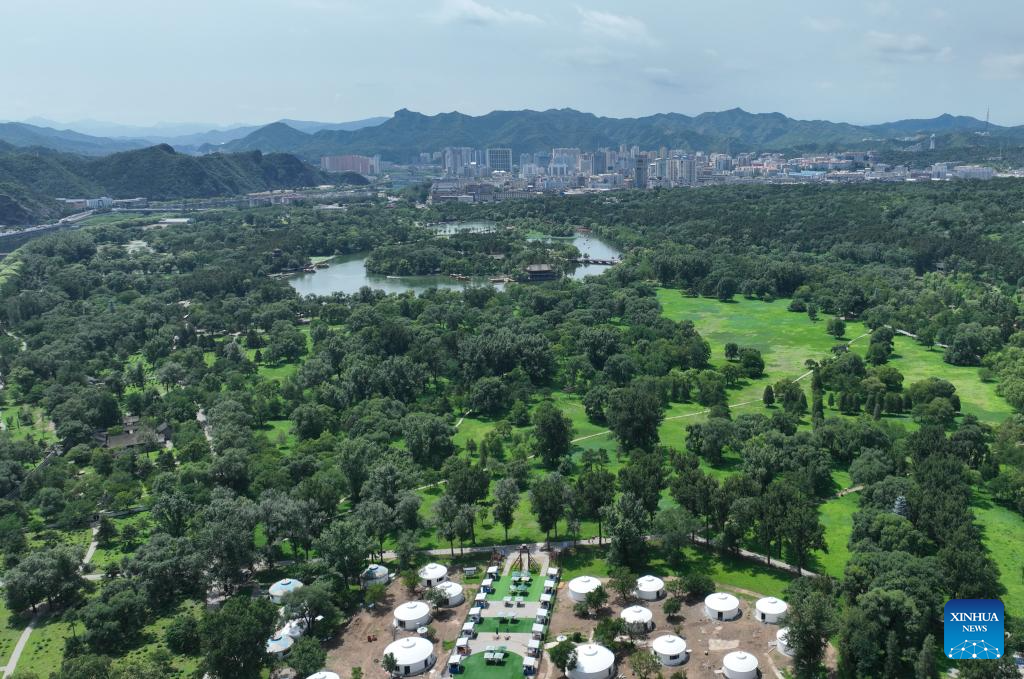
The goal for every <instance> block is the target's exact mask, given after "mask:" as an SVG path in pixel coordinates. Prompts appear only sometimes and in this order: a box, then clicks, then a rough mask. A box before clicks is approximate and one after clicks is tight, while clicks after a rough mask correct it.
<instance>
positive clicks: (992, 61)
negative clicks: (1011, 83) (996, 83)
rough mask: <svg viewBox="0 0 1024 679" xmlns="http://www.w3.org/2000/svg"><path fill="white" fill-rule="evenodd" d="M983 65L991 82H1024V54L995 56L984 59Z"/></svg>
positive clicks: (985, 73)
mask: <svg viewBox="0 0 1024 679" xmlns="http://www.w3.org/2000/svg"><path fill="white" fill-rule="evenodd" d="M981 65H982V67H983V69H984V71H983V72H984V75H985V77H986V78H989V79H990V80H1024V52H1020V53H1017V54H993V55H992V56H989V57H985V58H984V59H982V61H981Z"/></svg>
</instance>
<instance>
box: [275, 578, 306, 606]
mask: <svg viewBox="0 0 1024 679" xmlns="http://www.w3.org/2000/svg"><path fill="white" fill-rule="evenodd" d="M297 589H302V583H301V582H299V581H298V580H294V579H290V578H285V579H284V580H278V581H277V582H275V583H274V584H273V585H271V586H270V589H269V590H268V593H269V594H270V600H271V601H272V602H274V603H275V604H279V603H281V599H283V598H284V595H285V594H288V593H289V592H294V591H295V590H297Z"/></svg>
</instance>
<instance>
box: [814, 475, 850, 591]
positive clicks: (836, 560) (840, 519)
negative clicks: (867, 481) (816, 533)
mask: <svg viewBox="0 0 1024 679" xmlns="http://www.w3.org/2000/svg"><path fill="white" fill-rule="evenodd" d="M858 502H859V495H858V494H857V493H849V494H848V495H844V496H843V497H841V498H835V499H832V500H829V501H828V502H825V503H823V504H822V505H821V507H820V509H819V513H820V515H821V525H822V526H824V527H825V544H827V545H828V553H822V552H815V554H814V557H813V561H812V563H811V564H810V565H808V568H809V569H810V570H813V571H815V572H818V573H822V572H823V573H827V574H828V575H831V576H833V577H837V578H838V577H842V575H843V569H845V568H846V562H847V561H848V560H849V559H850V549H849V547H848V546H847V545H848V543H849V542H850V534H851V533H852V532H853V514H854V512H856V511H857V506H858Z"/></svg>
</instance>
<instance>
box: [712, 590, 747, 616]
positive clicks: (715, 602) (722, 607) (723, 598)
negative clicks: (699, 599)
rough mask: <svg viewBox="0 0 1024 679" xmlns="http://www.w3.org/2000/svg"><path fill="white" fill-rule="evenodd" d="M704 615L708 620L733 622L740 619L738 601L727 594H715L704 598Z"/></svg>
mask: <svg viewBox="0 0 1024 679" xmlns="http://www.w3.org/2000/svg"><path fill="white" fill-rule="evenodd" d="M704 615H706V616H707V617H708V619H710V620H734V619H736V618H738V617H740V600H739V599H737V598H736V597H734V596H733V595H732V594H729V593H728V592H715V593H714V594H708V595H707V597H705V598H704Z"/></svg>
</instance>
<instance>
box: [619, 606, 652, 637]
mask: <svg viewBox="0 0 1024 679" xmlns="http://www.w3.org/2000/svg"><path fill="white" fill-rule="evenodd" d="M619 617H621V618H622V621H623V622H624V623H626V627H627V628H628V629H629V630H631V631H633V632H641V633H644V634H646V633H647V632H650V631H651V630H652V629H654V614H653V613H651V609H649V608H644V607H643V606H628V607H626V608H623V609H622V613H620V614H619Z"/></svg>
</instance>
